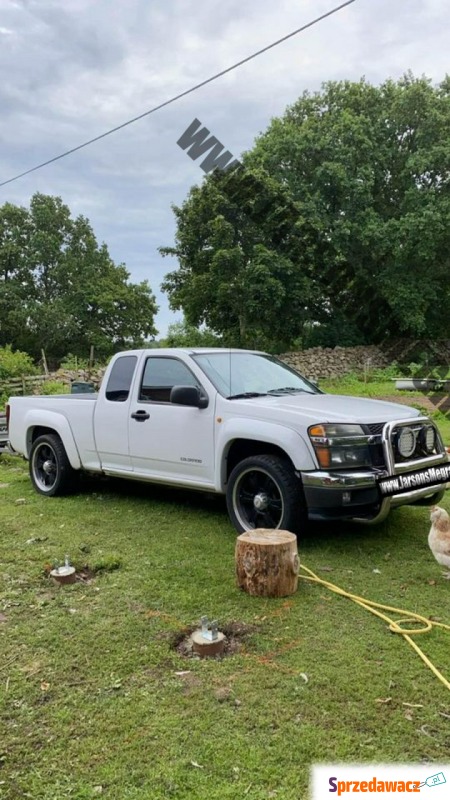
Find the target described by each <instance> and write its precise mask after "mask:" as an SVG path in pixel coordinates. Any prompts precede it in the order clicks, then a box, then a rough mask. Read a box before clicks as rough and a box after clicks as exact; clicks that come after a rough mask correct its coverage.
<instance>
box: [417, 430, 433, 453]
mask: <svg viewBox="0 0 450 800" xmlns="http://www.w3.org/2000/svg"><path fill="white" fill-rule="evenodd" d="M419 442H420V446H421V448H422V450H424V451H425V453H428V455H431V454H432V453H434V450H435V448H436V431H435V430H434V428H433V426H432V425H427V426H426V427H425V428H422V430H421V431H420V435H419Z"/></svg>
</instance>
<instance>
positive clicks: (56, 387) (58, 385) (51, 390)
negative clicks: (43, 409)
mask: <svg viewBox="0 0 450 800" xmlns="http://www.w3.org/2000/svg"><path fill="white" fill-rule="evenodd" d="M40 394H44V395H45V394H69V387H68V385H67V383H63V381H55V380H50V381H45V382H44V383H43V384H42V386H41V389H40Z"/></svg>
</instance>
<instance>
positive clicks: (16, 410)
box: [8, 394, 99, 470]
mask: <svg viewBox="0 0 450 800" xmlns="http://www.w3.org/2000/svg"><path fill="white" fill-rule="evenodd" d="M96 400H97V395H96V394H61V395H56V394H53V395H40V396H34V395H33V396H31V397H11V398H10V399H9V401H8V402H9V404H10V406H11V415H10V428H9V431H8V438H9V439H10V441H11V443H12V445H13V447H14V449H15V450H17V451H18V452H20V453H23V454H25V455H26V456H28V455H29V451H30V442H29V441H26V431H27V430H28V431H29V430H30V428H32V427H33V426H34V425H35V426H37V427H46V426H47V427H49V428H53V427H55V425H54V421H55V417H56V416H58V417H59V418H60V419H61V417H64V420H65V424H66V425H67V428H68V429H69V430H70V433H71V435H72V437H73V440H74V443H76V445H75V446H76V449H77V451H78V454H79V458H80V461H81V464H82V466H83V467H84V468H85V469H94V470H95V469H98V468H99V459H98V455H97V451H96V448H95V437H94V410H95V404H96Z"/></svg>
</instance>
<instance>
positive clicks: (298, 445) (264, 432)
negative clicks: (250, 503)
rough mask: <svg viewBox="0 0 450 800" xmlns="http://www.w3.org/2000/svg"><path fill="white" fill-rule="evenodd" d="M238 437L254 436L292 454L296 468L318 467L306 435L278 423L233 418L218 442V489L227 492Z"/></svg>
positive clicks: (310, 468) (216, 473) (220, 433)
mask: <svg viewBox="0 0 450 800" xmlns="http://www.w3.org/2000/svg"><path fill="white" fill-rule="evenodd" d="M236 439H251V440H252V441H257V442H267V444H272V445H276V446H277V447H280V448H281V449H282V450H284V452H285V453H286V455H287V456H289V458H290V460H291V461H292V463H293V465H294V467H295V469H298V470H300V469H301V470H314V469H317V464H316V463H315V462H314V460H313V457H312V454H311V451H310V450H309V448H308V445H307V443H306V442H305V440H304V439H303V437H302V436H301V435H300V434H299V433H298V432H297V431H294V430H292V428H286V427H285V426H284V425H278V424H277V423H275V422H264V424H261V421H260V420H252V419H249V418H248V417H247V418H242V419H232V420H230V421H229V422H226V423H225V425H224V426H223V427H221V430H220V432H219V434H218V437H217V441H216V463H215V467H216V468H215V475H216V491H218V492H223V491H224V487H225V484H226V476H227V468H226V459H227V455H228V451H229V449H230V446H231V445H232V443H233V442H234V441H235V440H236Z"/></svg>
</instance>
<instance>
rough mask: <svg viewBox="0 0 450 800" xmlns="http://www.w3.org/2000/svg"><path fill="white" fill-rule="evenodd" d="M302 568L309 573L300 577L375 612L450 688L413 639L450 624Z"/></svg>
mask: <svg viewBox="0 0 450 800" xmlns="http://www.w3.org/2000/svg"><path fill="white" fill-rule="evenodd" d="M300 570H303V571H304V572H306V573H307V575H301V574H299V577H300V578H302V579H303V580H305V581H311V583H319V584H320V585H321V586H325V587H326V588H327V589H329V590H330V591H331V592H334V593H335V594H339V595H341V597H347V598H348V599H349V600H353V602H354V603H357V604H358V605H359V606H362V608H365V609H366V611H370V613H371V614H375V615H376V616H377V617H379V618H380V619H382V620H384V621H385V622H387V624H388V625H389V630H390V631H392V633H399V634H400V635H401V636H403V638H404V639H406V641H407V642H408V644H410V645H411V647H413V648H414V650H415V651H416V653H418V654H419V656H420V658H421V659H422V661H423V662H424V663H425V664H426V665H427V667H428V668H429V669H431V671H432V672H434V674H435V675H436V677H437V678H439V680H440V681H441V683H443V684H444V686H445V687H446V688H447V689H450V681H448V680H447V678H446V677H445V676H444V675H443V674H442V672H440V671H439V670H438V668H437V667H435V666H434V664H433V663H432V662H431V661H430V659H429V658H428V657H427V656H426V655H425V653H424V652H423V650H421V649H420V647H419V646H418V645H417V644H416V643H415V642H414V641H413V639H412V638H411V637H412V636H417V635H418V634H419V633H428V631H431V629H432V628H433V627H437V628H444V629H445V630H447V631H450V625H444V623H443V622H434V620H430V619H426V617H422V616H421V615H420V614H416V613H414V612H413V611H405V610H404V609H403V608H394V607H393V606H386V605H383V604H382V603H375V602H374V601H373V600H366V599H365V598H364V597H359V596H358V595H357V594H351V592H346V591H345V589H341V588H340V587H339V586H335V584H334V583H330V581H326V580H323V578H319V576H318V575H316V574H315V573H314V572H312V570H310V569H308V567H305V566H304V564H301V565H300ZM377 609H382V610H383V611H392V612H394V613H395V614H399V615H400V616H401V617H402V619H400V620H399V621H398V622H397V621H396V620H394V619H391V618H390V617H388V616H387V614H383V613H382V611H379V610H377ZM407 622H413V623H416V624H417V623H422V627H420V628H406V629H405V628H403V627H402V623H403V624H405V623H407Z"/></svg>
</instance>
